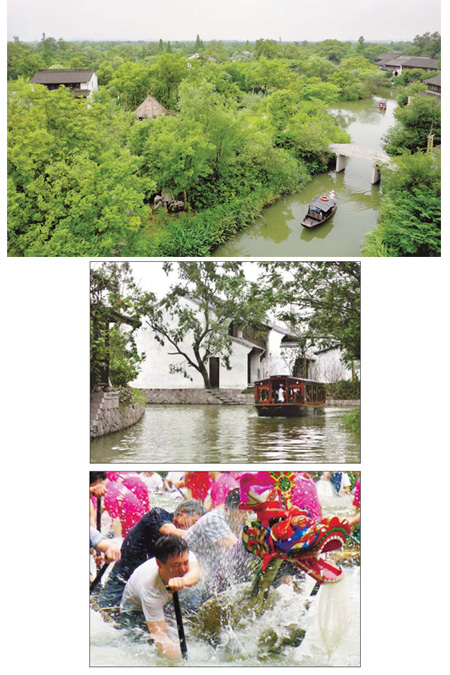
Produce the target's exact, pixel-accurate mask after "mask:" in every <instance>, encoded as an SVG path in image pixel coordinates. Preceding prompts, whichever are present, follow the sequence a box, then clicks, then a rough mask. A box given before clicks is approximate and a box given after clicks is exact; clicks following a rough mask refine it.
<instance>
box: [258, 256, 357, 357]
mask: <svg viewBox="0 0 450 675" xmlns="http://www.w3.org/2000/svg"><path fill="white" fill-rule="evenodd" d="M259 265H260V267H261V268H262V269H263V270H264V274H263V275H262V277H261V278H260V280H259V284H258V285H259V287H260V290H259V292H262V293H266V294H267V295H268V296H269V297H273V298H274V300H275V302H276V305H277V306H278V310H277V316H278V317H279V318H280V319H282V320H283V321H285V322H287V323H288V324H289V325H290V326H292V328H293V330H294V331H295V332H294V334H295V335H297V336H298V338H297V339H298V342H299V345H300V347H302V346H306V347H308V346H312V345H314V347H315V348H318V347H322V348H328V347H333V346H336V345H338V346H339V347H340V349H341V350H342V352H343V356H344V358H345V359H346V361H347V362H348V363H351V362H352V361H354V360H357V361H358V360H359V359H360V355H361V267H360V263H358V262H325V263H324V262H308V263H305V262H304V263H291V262H277V263H259ZM275 289H276V290H275ZM308 343H309V344H308Z"/></svg>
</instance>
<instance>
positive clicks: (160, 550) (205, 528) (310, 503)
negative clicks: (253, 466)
mask: <svg viewBox="0 0 450 675" xmlns="http://www.w3.org/2000/svg"><path fill="white" fill-rule="evenodd" d="M241 475H242V472H205V471H192V472H186V473H184V474H182V473H179V472H169V473H168V474H167V475H166V476H165V477H164V479H163V478H162V476H161V475H160V474H159V473H156V472H140V473H139V474H138V473H136V472H91V474H90V510H91V523H90V525H91V527H90V546H91V549H92V550H93V551H97V552H98V553H99V554H100V555H101V557H102V558H104V559H105V560H106V563H108V562H114V566H113V568H112V571H111V572H110V574H109V577H108V579H107V581H106V583H105V585H104V586H103V587H102V588H101V590H100V592H99V593H98V596H97V597H96V605H97V606H98V607H99V608H102V610H111V609H117V608H119V607H120V616H121V619H122V621H125V622H126V621H128V620H130V619H131V621H135V619H136V617H142V616H143V617H144V620H145V624H146V626H147V628H148V630H149V631H150V634H151V637H152V638H153V641H154V643H155V644H156V647H157V649H158V651H159V652H160V653H161V654H162V655H164V656H167V657H170V658H179V657H180V649H179V647H178V645H177V644H176V643H175V642H173V641H172V640H171V639H170V637H169V634H168V631H167V625H166V620H165V615H164V607H165V605H167V603H169V601H170V599H171V597H172V593H173V592H174V591H180V590H181V589H186V591H185V592H183V594H182V595H181V600H182V606H183V608H184V611H189V610H192V609H195V607H198V605H199V604H200V603H202V602H203V601H204V600H205V599H207V598H208V597H210V596H211V595H212V594H214V593H217V592H220V591H222V590H224V589H225V588H226V587H227V586H228V585H229V584H232V583H236V582H242V581H247V580H249V579H250V578H251V577H252V576H253V574H254V572H255V569H256V566H257V565H258V561H257V559H256V558H255V556H253V555H252V554H249V553H248V552H247V551H246V550H245V548H244V546H243V544H242V538H241V532H242V528H243V525H244V522H245V520H246V519H247V518H248V517H249V515H250V513H251V511H246V510H241V509H240V508H239V506H240V504H241V489H240V478H241ZM344 482H345V481H342V483H344ZM342 489H343V490H345V488H342ZM357 489H358V490H359V483H358V485H357ZM162 491H166V492H175V493H178V494H179V497H180V498H181V497H182V498H183V500H182V501H180V502H179V503H178V505H177V506H176V508H175V509H174V511H173V512H169V511H167V510H166V509H164V508H161V507H153V506H152V507H151V506H150V497H149V495H150V494H151V493H152V492H162ZM292 495H293V500H294V503H297V504H299V505H300V504H301V506H302V508H306V509H308V511H309V513H310V515H311V517H312V518H314V519H317V520H320V518H321V506H320V502H319V499H318V496H317V489H316V484H315V482H314V480H313V479H312V478H311V477H310V476H309V475H307V474H305V473H300V472H298V473H296V474H295V487H294V489H293V493H292ZM354 503H355V506H357V507H359V494H356V495H355V501H354ZM99 506H100V510H101V511H102V512H105V511H106V512H107V514H108V515H109V517H110V519H111V520H112V521H113V522H114V524H115V525H116V524H118V523H119V524H120V525H119V529H118V530H117V528H116V530H115V534H116V535H119V536H120V537H123V541H122V543H121V545H120V544H119V543H117V539H111V538H107V537H105V536H104V535H103V534H102V533H100V532H99V530H98V529H97V527H96V525H98V523H99V520H98V519H97V515H98V514H97V509H98V507H99ZM355 522H356V520H355Z"/></svg>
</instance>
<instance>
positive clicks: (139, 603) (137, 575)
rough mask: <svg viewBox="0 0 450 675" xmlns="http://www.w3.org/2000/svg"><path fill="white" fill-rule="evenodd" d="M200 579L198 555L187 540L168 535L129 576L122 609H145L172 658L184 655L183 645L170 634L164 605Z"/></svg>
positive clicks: (151, 628)
mask: <svg viewBox="0 0 450 675" xmlns="http://www.w3.org/2000/svg"><path fill="white" fill-rule="evenodd" d="M199 580H200V567H199V565H198V562H197V558H196V557H195V554H194V553H192V551H189V548H188V545H187V543H186V542H185V541H184V539H182V538H181V537H178V536H177V535H174V534H167V535H164V536H162V537H160V539H158V541H157V542H156V544H155V557H154V558H150V560H147V561H146V562H145V563H143V564H142V565H139V567H137V568H136V569H135V571H134V572H133V574H132V575H131V577H130V578H129V579H128V581H127V585H126V586H125V590H124V592H123V596H122V602H121V604H120V611H121V612H129V611H136V610H141V611H142V612H143V613H144V616H145V621H146V623H147V626H148V629H149V631H150V634H151V636H152V638H153V639H154V641H155V643H156V647H157V649H158V651H159V652H160V653H161V654H162V655H164V656H168V657H169V658H173V659H177V658H180V657H181V652H180V648H179V646H178V645H177V644H175V643H174V642H173V641H172V640H171V639H170V637H169V636H168V634H167V625H166V621H165V618H164V605H166V604H167V603H168V602H169V601H170V599H171V597H172V592H174V591H179V590H181V589H182V588H185V587H187V586H195V584H196V583H198V581H199Z"/></svg>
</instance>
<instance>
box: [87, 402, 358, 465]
mask: <svg viewBox="0 0 450 675" xmlns="http://www.w3.org/2000/svg"><path fill="white" fill-rule="evenodd" d="M349 410H351V408H344V407H335V408H331V407H330V408H325V412H324V414H322V415H312V416H308V417H297V418H292V419H286V418H279V417H274V418H270V417H258V415H257V413H256V410H255V408H254V407H253V406H251V405H236V406H227V405H217V406H216V405H148V406H147V407H146V411H145V413H144V416H143V418H142V419H141V420H140V421H139V422H138V423H137V424H135V425H133V426H132V427H130V428H128V429H125V430H123V431H121V432H118V433H114V434H108V435H107V436H103V437H101V438H98V439H95V440H93V441H92V443H91V461H92V462H98V463H109V462H118V463H120V462H148V463H180V462H183V463H186V464H190V463H216V462H218V463H232V462H243V463H265V462H297V461H302V462H323V463H325V462H326V463H335V464H340V463H344V462H348V463H358V462H360V447H361V446H360V438H359V435H358V434H356V433H354V432H350V431H346V429H345V428H344V424H343V418H344V415H345V414H346V413H347V412H349Z"/></svg>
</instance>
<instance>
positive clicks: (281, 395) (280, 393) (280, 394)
mask: <svg viewBox="0 0 450 675" xmlns="http://www.w3.org/2000/svg"><path fill="white" fill-rule="evenodd" d="M277 396H278V403H284V400H285V399H284V388H283V385H282V384H280V388H279V389H278V393H277Z"/></svg>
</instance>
